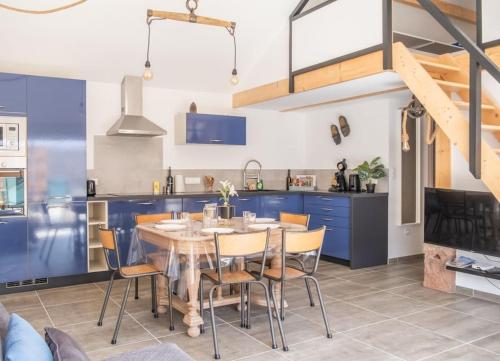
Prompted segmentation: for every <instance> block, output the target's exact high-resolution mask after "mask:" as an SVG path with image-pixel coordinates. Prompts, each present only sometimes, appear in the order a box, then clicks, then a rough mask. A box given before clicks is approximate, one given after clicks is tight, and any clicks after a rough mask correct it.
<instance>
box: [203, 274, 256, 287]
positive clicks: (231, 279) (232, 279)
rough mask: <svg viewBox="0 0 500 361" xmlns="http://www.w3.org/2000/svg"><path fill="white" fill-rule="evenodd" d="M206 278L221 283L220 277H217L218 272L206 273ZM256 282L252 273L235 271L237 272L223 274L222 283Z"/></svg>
mask: <svg viewBox="0 0 500 361" xmlns="http://www.w3.org/2000/svg"><path fill="white" fill-rule="evenodd" d="M204 275H205V276H207V277H208V278H210V279H211V280H212V281H214V282H219V276H218V275H217V272H213V271H211V272H206V273H204ZM251 281H255V277H254V276H252V275H251V274H250V273H248V272H247V271H235V272H229V271H228V272H222V283H226V284H229V283H244V282H251Z"/></svg>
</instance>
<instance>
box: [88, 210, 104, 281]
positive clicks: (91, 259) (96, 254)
mask: <svg viewBox="0 0 500 361" xmlns="http://www.w3.org/2000/svg"><path fill="white" fill-rule="evenodd" d="M87 209H88V211H87V256H88V257H87V258H88V272H89V273H91V272H101V271H106V270H107V269H108V266H107V264H106V259H105V258H104V251H103V249H102V245H101V243H100V242H99V239H98V231H99V228H100V227H104V228H107V227H108V202H106V201H88V202H87Z"/></svg>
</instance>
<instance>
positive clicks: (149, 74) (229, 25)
mask: <svg viewBox="0 0 500 361" xmlns="http://www.w3.org/2000/svg"><path fill="white" fill-rule="evenodd" d="M198 1H199V0H186V8H187V9H188V10H189V13H188V14H185V13H176V12H170V11H160V10H151V9H148V11H147V20H146V23H147V25H148V45H147V52H146V62H145V63H144V73H143V75H142V77H143V78H144V80H151V79H153V71H152V69H151V61H150V59H149V50H150V44H151V24H152V22H153V21H155V20H175V21H184V22H189V23H196V24H204V25H211V26H220V27H224V28H226V30H227V31H228V32H229V35H230V36H231V37H232V38H233V46H234V52H233V54H234V57H233V70H232V72H231V78H230V83H231V84H232V85H237V84H238V83H239V77H238V70H237V66H236V49H237V48H236V36H235V30H236V23H235V22H233V21H227V20H221V19H215V18H209V17H206V16H198V15H196V14H195V10H196V9H197V8H198Z"/></svg>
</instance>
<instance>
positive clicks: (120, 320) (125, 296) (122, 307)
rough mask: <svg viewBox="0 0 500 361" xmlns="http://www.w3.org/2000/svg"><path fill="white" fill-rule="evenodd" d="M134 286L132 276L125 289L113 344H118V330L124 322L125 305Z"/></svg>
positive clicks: (112, 340)
mask: <svg viewBox="0 0 500 361" xmlns="http://www.w3.org/2000/svg"><path fill="white" fill-rule="evenodd" d="M131 286H132V278H131V279H129V280H128V283H127V288H126V289H125V294H124V295H123V300H122V305H121V307H120V313H118V319H117V320H116V327H115V332H114V333H113V338H112V339H111V344H112V345H114V344H116V338H117V337H118V332H119V331H120V325H121V324H122V318H123V313H124V312H125V306H126V305H127V299H128V295H129V293H130V287H131Z"/></svg>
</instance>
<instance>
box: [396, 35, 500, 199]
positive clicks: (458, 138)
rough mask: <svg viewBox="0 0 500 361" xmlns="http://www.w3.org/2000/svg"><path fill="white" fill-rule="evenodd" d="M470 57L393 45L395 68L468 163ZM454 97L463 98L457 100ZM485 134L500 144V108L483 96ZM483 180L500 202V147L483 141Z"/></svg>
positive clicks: (482, 109) (483, 126) (483, 129)
mask: <svg viewBox="0 0 500 361" xmlns="http://www.w3.org/2000/svg"><path fill="white" fill-rule="evenodd" d="M468 64H469V57H468V54H460V55H458V56H451V55H449V54H446V55H441V56H437V57H431V56H425V55H421V54H417V53H411V52H410V51H409V50H408V49H407V48H406V47H405V46H404V45H403V44H402V43H395V44H394V45H393V69H394V70H395V71H396V72H397V73H399V75H400V76H401V78H402V79H403V81H404V82H405V83H406V85H407V86H408V88H409V89H410V90H411V91H412V93H413V94H415V96H416V97H417V98H418V99H419V101H420V102H421V103H422V104H423V105H424V106H425V108H426V109H427V111H428V112H429V114H430V115H431V116H432V117H433V118H434V120H435V121H436V123H437V125H438V126H439V128H441V130H442V131H443V132H444V133H445V134H446V135H447V136H448V138H449V139H450V141H451V143H452V144H453V145H455V146H456V147H457V148H458V150H459V151H460V153H461V154H462V155H463V156H464V157H465V159H466V160H468V158H469V124H468V119H467V118H468V116H467V115H466V113H465V112H464V110H467V109H468V108H469V103H468V99H469V71H468ZM454 94H456V96H458V97H459V98H460V100H457V99H455V98H454V96H453V95H454ZM481 115H482V131H483V134H484V132H493V133H494V134H495V136H496V138H497V140H498V141H500V109H499V108H498V107H497V106H496V104H495V103H494V102H493V101H492V99H491V98H490V97H489V96H488V95H486V94H484V92H483V96H482V104H481ZM481 154H482V161H481V180H482V181H483V182H484V183H485V185H486V186H487V187H488V188H489V189H490V190H491V192H492V193H493V194H494V195H495V197H496V198H497V199H498V200H500V148H498V149H496V147H492V146H491V145H490V144H488V143H487V142H486V141H485V140H484V139H482V141H481Z"/></svg>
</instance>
